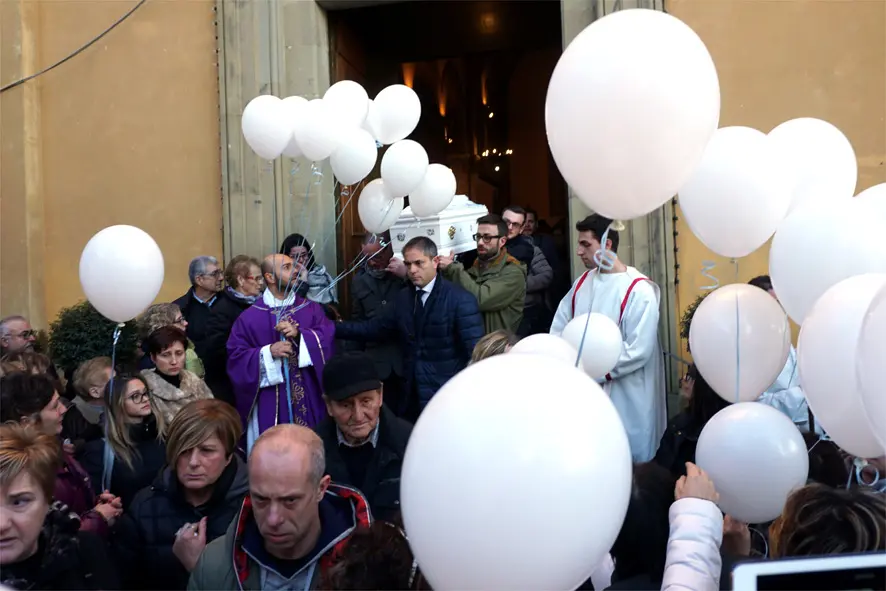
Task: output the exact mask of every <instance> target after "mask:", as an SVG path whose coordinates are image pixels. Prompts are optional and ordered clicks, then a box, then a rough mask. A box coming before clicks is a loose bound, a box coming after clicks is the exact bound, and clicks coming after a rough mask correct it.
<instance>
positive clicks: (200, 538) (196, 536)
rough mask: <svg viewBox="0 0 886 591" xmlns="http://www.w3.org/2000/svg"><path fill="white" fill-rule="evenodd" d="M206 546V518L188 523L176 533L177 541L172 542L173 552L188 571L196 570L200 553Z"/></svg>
mask: <svg viewBox="0 0 886 591" xmlns="http://www.w3.org/2000/svg"><path fill="white" fill-rule="evenodd" d="M205 547H206V518H205V517H204V518H203V519H201V520H200V521H198V522H197V523H186V524H185V525H184V526H182V528H181V529H180V530H178V532H177V533H176V534H175V542H173V544H172V553H173V554H175V557H176V558H178V560H179V562H181V563H182V566H184V567H185V569H186V570H187V571H188V572H191V571H192V570H194V567H195V566H197V561H198V560H199V559H200V554H202V553H203V549H204V548H205Z"/></svg>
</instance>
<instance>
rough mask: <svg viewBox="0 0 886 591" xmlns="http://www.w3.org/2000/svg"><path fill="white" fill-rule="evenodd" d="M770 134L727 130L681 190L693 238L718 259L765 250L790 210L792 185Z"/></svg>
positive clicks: (719, 132)
mask: <svg viewBox="0 0 886 591" xmlns="http://www.w3.org/2000/svg"><path fill="white" fill-rule="evenodd" d="M770 146H771V144H770V143H769V142H768V141H767V138H766V134H764V133H763V132H761V131H757V130H756V129H751V128H750V127H724V128H722V129H718V130H717V132H716V133H715V134H714V137H713V138H711V141H710V143H709V144H708V147H707V149H706V150H705V153H704V156H703V157H702V159H701V163H700V164H699V165H698V168H696V169H695V172H694V173H693V174H692V176H691V177H690V179H689V181H688V182H687V183H686V184H685V185H683V187H682V188H681V189H680V210H681V211H682V212H683V217H684V218H685V219H686V223H687V224H689V228H690V229H691V230H692V233H693V234H695V235H696V236H697V237H698V239H699V240H701V241H702V243H703V244H704V245H705V246H707V247H708V248H709V249H711V250H712V251H714V252H715V253H717V254H719V255H722V256H725V257H733V258H740V257H743V256H747V255H749V254H751V253H752V252H754V251H755V250H757V249H758V248H760V247H761V246H763V245H764V244H765V243H766V241H767V240H769V238H771V237H772V234H773V233H774V232H775V229H776V228H777V227H778V224H779V223H780V222H781V221H782V220H783V219H784V216H785V215H786V214H787V212H788V207H789V206H790V200H791V193H790V184H789V183H788V182H785V176H784V174H783V172H782V171H781V170H780V169H779V167H778V165H777V162H776V160H775V158H774V157H773V151H772V150H771V149H770Z"/></svg>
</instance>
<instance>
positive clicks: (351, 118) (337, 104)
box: [323, 80, 369, 128]
mask: <svg viewBox="0 0 886 591" xmlns="http://www.w3.org/2000/svg"><path fill="white" fill-rule="evenodd" d="M323 101H324V102H325V103H326V104H327V105H329V108H330V109H332V112H333V113H334V115H335V117H336V118H337V119H338V120H339V121H340V122H341V124H342V126H343V127H345V128H350V127H360V126H362V125H363V122H364V121H365V120H366V115H367V113H368V112H369V95H368V94H366V90H365V89H364V88H363V86H361V85H360V84H359V83H357V82H354V81H353V80H342V81H341V82H336V83H335V84H333V85H332V86H330V87H329V90H327V91H326V94H324V95H323Z"/></svg>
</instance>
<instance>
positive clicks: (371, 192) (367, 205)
mask: <svg viewBox="0 0 886 591" xmlns="http://www.w3.org/2000/svg"><path fill="white" fill-rule="evenodd" d="M402 211H403V198H402V197H397V198H394V197H392V196H391V192H390V191H388V188H387V187H386V186H385V182H384V181H383V180H381V179H375V180H374V181H372V182H371V183H369V184H368V185H366V186H365V187H363V190H362V191H360V199H359V200H358V201H357V214H358V215H359V216H360V221H361V222H363V227H364V228H366V231H367V232H372V233H374V234H381V233H382V232H384V231H386V230H389V229H390V228H391V226H393V225H394V224H395V223H396V222H397V218H398V217H400V212H402Z"/></svg>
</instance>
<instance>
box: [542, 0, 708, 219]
mask: <svg viewBox="0 0 886 591" xmlns="http://www.w3.org/2000/svg"><path fill="white" fill-rule="evenodd" d="M719 119H720V85H719V81H718V79H717V70H716V68H715V67H714V62H713V60H712V59H711V56H710V54H709V53H708V50H707V48H706V47H705V45H704V43H703V42H702V41H701V39H700V38H699V37H698V35H696V34H695V32H694V31H692V29H690V28H689V27H688V26H686V25H685V24H684V23H683V22H681V21H680V20H678V19H677V18H675V17H673V16H670V15H668V14H665V13H664V12H659V11H656V10H642V9H637V10H621V11H618V12H614V13H612V14H609V15H607V16H605V17H603V18H601V19H599V20H597V21H594V22H593V23H592V24H591V25H590V26H588V27H587V28H586V29H585V30H584V31H582V32H581V33H579V34H578V36H577V37H576V38H575V39H573V41H572V42H571V43H570V44H569V46H568V47H567V48H566V50H565V51H564V52H563V55H561V56H560V60H559V61H558V62H557V66H556V68H555V69H554V73H553V75H552V76H551V82H550V85H549V87H548V95H547V99H546V102H545V124H546V127H547V134H548V143H549V144H550V146H551V152H552V154H553V156H554V161H555V162H556V163H557V167H558V168H559V169H560V172H561V173H562V174H563V178H564V179H566V182H567V183H569V185H571V186H572V188H573V189H575V191H576V193H577V194H578V197H579V198H580V199H581V200H582V201H583V202H584V203H585V204H586V205H587V206H588V207H590V208H591V209H592V210H593V211H596V212H598V213H600V214H602V215H605V216H607V217H610V218H613V219H631V218H636V217H639V216H642V215H645V214H647V213H649V212H651V211H653V210H655V209H657V208H658V207H660V206H661V205H662V204H664V203H665V202H667V201H668V200H669V199H671V198H672V197H673V196H674V194H676V193H677V191H678V189H679V188H680V187H681V186H683V184H685V182H686V181H687V180H688V179H689V177H690V175H691V174H692V171H693V170H694V169H695V167H696V166H697V165H698V163H699V161H700V160H701V157H702V154H703V153H704V149H705V146H706V145H707V143H708V141H709V140H710V138H711V136H712V135H713V133H714V131H716V129H717V124H718V122H719Z"/></svg>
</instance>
